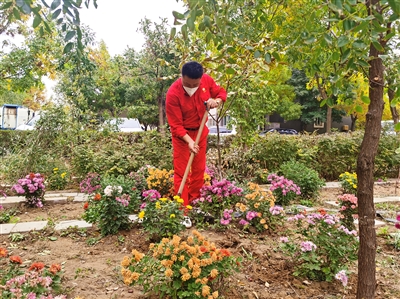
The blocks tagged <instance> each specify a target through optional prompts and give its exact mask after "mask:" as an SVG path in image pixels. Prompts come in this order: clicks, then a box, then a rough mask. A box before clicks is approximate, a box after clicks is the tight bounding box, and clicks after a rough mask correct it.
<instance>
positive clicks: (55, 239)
mask: <svg viewBox="0 0 400 299" xmlns="http://www.w3.org/2000/svg"><path fill="white" fill-rule="evenodd" d="M49 240H50V241H57V237H49Z"/></svg>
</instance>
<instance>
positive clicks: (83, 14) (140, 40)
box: [43, 0, 185, 98]
mask: <svg viewBox="0 0 400 299" xmlns="http://www.w3.org/2000/svg"><path fill="white" fill-rule="evenodd" d="M97 4H98V7H97V9H96V8H94V6H93V4H92V3H91V6H90V7H89V9H87V8H86V7H85V6H84V7H83V8H82V9H81V10H80V11H79V14H80V19H81V23H82V24H84V25H87V26H89V27H90V28H91V29H92V30H93V32H94V33H95V38H96V41H97V42H100V41H101V40H103V41H104V42H105V43H106V46H107V49H108V52H109V53H110V55H111V56H115V55H118V54H122V53H123V52H124V50H126V49H127V48H128V47H130V48H134V49H135V50H136V51H140V50H141V49H142V46H143V44H144V37H143V35H142V34H141V33H140V32H138V31H137V29H138V28H139V27H140V25H139V22H140V21H141V20H142V19H144V18H145V17H146V18H148V19H150V20H151V21H152V22H156V23H159V22H160V17H161V18H167V19H168V24H169V25H171V26H173V23H174V17H173V15H172V11H174V10H176V11H178V12H181V13H183V12H184V11H185V10H184V8H183V4H182V2H181V1H179V2H178V3H177V2H176V0H144V1H139V0H98V1H97ZM43 83H44V84H45V85H46V96H47V97H48V98H50V97H51V96H52V95H54V92H53V88H54V86H55V85H56V82H54V81H51V80H49V79H48V78H47V77H46V78H43Z"/></svg>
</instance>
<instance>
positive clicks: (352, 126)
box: [350, 114, 357, 132]
mask: <svg viewBox="0 0 400 299" xmlns="http://www.w3.org/2000/svg"><path fill="white" fill-rule="evenodd" d="M350 117H351V127H350V131H352V132H354V131H355V130H356V121H357V115H356V114H355V115H353V114H352V115H350Z"/></svg>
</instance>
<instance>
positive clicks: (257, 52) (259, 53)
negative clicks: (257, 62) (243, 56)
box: [254, 50, 261, 59]
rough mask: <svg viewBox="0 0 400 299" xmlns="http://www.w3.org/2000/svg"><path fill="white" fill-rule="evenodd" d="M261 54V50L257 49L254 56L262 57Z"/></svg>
mask: <svg viewBox="0 0 400 299" xmlns="http://www.w3.org/2000/svg"><path fill="white" fill-rule="evenodd" d="M260 56H261V52H260V51H258V50H256V51H255V52H254V58H256V59H257V58H260Z"/></svg>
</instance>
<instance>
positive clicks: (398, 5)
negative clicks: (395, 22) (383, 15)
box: [388, 0, 400, 15]
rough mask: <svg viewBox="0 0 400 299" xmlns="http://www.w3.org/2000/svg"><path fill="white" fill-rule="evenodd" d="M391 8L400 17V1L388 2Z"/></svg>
mask: <svg viewBox="0 0 400 299" xmlns="http://www.w3.org/2000/svg"><path fill="white" fill-rule="evenodd" d="M388 2H389V5H390V7H391V8H392V9H393V11H394V12H395V13H396V14H398V15H400V2H399V0H388Z"/></svg>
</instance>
